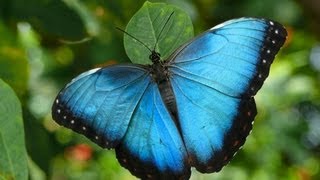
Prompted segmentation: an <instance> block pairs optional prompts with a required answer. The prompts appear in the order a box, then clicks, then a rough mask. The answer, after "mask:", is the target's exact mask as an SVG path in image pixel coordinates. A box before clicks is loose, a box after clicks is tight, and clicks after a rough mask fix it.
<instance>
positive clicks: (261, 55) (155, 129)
mask: <svg viewBox="0 0 320 180" xmlns="http://www.w3.org/2000/svg"><path fill="white" fill-rule="evenodd" d="M286 36H287V32H286V30H285V28H284V27H283V26H282V25H280V24H279V23H277V22H274V21H270V20H265V19H256V18H240V19H234V20H230V21H227V22H225V23H223V24H220V25H218V26H215V27H213V28H211V29H209V30H208V31H206V32H204V33H202V34H200V35H199V36H197V37H195V38H194V39H192V40H191V41H189V42H187V43H185V44H184V45H182V46H181V47H180V48H178V49H177V50H176V51H175V52H174V53H173V54H172V55H171V56H170V57H169V58H168V59H166V60H165V61H160V54H159V53H157V52H155V51H152V52H151V55H150V60H151V61H152V62H153V64H152V65H139V64H125V65H112V66H107V67H104V68H97V69H93V70H90V71H87V72H84V73H83V74H81V75H79V76H78V77H76V78H75V79H73V80H72V81H71V82H70V83H69V84H68V85H66V87H65V88H64V89H62V90H61V92H60V93H59V94H58V96H57V98H56V99H55V102H54V104H53V107H52V116H53V119H54V120H55V121H56V122H58V123H59V124H61V125H63V126H66V127H68V128H70V129H72V130H74V131H76V132H78V133H81V134H84V135H85V136H86V137H88V138H89V139H91V140H92V141H94V142H95V143H97V144H98V145H100V146H101V147H103V148H115V151H116V156H117V159H118V161H119V162H120V164H121V165H122V166H123V167H125V168H127V169H128V170H130V172H131V173H132V174H133V175H135V176H137V177H139V178H142V179H188V178H189V177H190V174H191V171H190V169H191V167H195V168H196V169H197V170H198V171H200V172H202V173H210V172H217V171H220V170H221V168H222V167H223V166H224V165H226V164H227V163H228V162H229V161H230V160H231V158H232V157H233V155H234V154H235V153H236V151H237V150H238V149H239V148H240V147H241V146H242V145H243V144H244V142H245V140H246V137H247V136H248V134H249V133H250V131H251V129H252V123H253V120H254V118H255V116H256V114H257V110H256V105H255V101H254V98H253V96H254V95H255V94H256V93H257V91H258V90H259V89H260V88H261V86H262V84H263V82H264V80H265V79H266V77H267V76H268V74H269V68H270V65H271V63H272V61H273V59H274V57H275V55H276V54H277V52H278V51H279V49H280V47H281V46H282V45H283V44H284V42H285V39H286Z"/></svg>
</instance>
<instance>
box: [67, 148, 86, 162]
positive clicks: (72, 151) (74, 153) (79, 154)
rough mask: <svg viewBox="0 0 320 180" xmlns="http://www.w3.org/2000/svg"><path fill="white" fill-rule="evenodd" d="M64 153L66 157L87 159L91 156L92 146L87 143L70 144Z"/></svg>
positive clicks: (79, 159)
mask: <svg viewBox="0 0 320 180" xmlns="http://www.w3.org/2000/svg"><path fill="white" fill-rule="evenodd" d="M66 153H67V157H68V158H70V159H73V160H78V161H88V160H90V159H91V158H92V148H91V147H90V146H89V145H87V144H78V145H75V146H71V147H69V148H68V149H67V151H66Z"/></svg>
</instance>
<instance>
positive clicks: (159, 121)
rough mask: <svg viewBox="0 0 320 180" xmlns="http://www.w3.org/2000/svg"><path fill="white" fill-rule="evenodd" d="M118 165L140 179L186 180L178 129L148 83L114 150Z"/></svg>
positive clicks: (184, 161) (154, 89) (153, 87)
mask: <svg viewBox="0 0 320 180" xmlns="http://www.w3.org/2000/svg"><path fill="white" fill-rule="evenodd" d="M116 154H117V158H118V160H119V162H120V163H121V165H122V166H124V167H126V168H127V169H129V170H130V171H131V173H133V174H134V175H136V176H138V177H140V178H142V179H172V178H174V179H187V178H188V177H189V176H190V173H191V172H190V166H189V163H188V161H187V158H188V156H187V153H186V150H185V146H184V144H183V142H182V139H181V137H180V134H179V132H178V129H177V128H176V126H175V123H174V121H173V119H172V117H171V115H170V114H169V112H168V110H167V108H166V107H165V105H164V103H163V100H162V99H161V95H160V92H159V89H158V87H157V85H156V84H155V83H153V82H152V83H151V84H150V85H149V87H148V88H147V89H146V91H145V93H144V95H143V97H142V98H141V100H140V102H139V104H138V106H137V109H136V110H135V112H134V114H133V117H132V119H131V122H130V125H129V128H128V130H127V133H126V136H125V137H124V139H123V141H122V142H121V144H120V145H119V146H118V147H117V148H116Z"/></svg>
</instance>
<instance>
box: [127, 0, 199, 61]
mask: <svg viewBox="0 0 320 180" xmlns="http://www.w3.org/2000/svg"><path fill="white" fill-rule="evenodd" d="M172 12H174V13H173V15H172V16H171V18H170V19H169V16H170V15H171V13H172ZM168 19H169V21H168ZM167 21H168V22H167ZM166 22H167V24H166ZM165 24H166V25H165ZM163 28H164V29H163ZM162 29H163V31H162V32H161V30H162ZM126 32H128V33H129V34H130V35H132V36H133V37H135V38H137V39H138V40H140V41H141V42H143V43H144V44H145V45H146V46H148V47H149V49H151V50H154V47H155V46H156V47H155V50H156V52H158V53H160V55H161V59H162V60H166V59H167V58H168V57H169V56H170V55H171V54H172V53H173V52H174V51H175V50H176V49H177V48H178V47H180V46H181V45H182V44H183V43H185V42H186V41H188V40H190V39H191V38H192V37H193V26H192V22H191V19H190V18H189V16H188V15H187V14H186V13H185V12H184V11H183V10H181V9H179V8H177V7H175V6H172V5H168V4H164V3H150V2H148V1H147V2H145V3H144V5H143V6H142V8H141V9H140V10H139V11H138V12H137V13H136V14H135V15H134V16H133V17H132V18H131V20H130V21H129V23H128V25H127V27H126ZM160 32H161V34H160ZM159 34H160V37H159ZM124 48H125V50H126V53H127V55H128V57H129V58H130V60H131V61H132V62H133V63H137V64H151V61H150V59H149V55H150V54H151V52H150V50H148V49H147V48H146V47H145V46H143V45H142V44H141V43H139V42H137V41H136V40H134V39H133V38H132V37H130V36H127V35H125V36H124Z"/></svg>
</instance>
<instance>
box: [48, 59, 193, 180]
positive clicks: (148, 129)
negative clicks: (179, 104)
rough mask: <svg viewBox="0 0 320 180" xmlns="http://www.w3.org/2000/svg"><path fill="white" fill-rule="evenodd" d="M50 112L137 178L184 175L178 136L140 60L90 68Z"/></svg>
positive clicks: (184, 156)
mask: <svg viewBox="0 0 320 180" xmlns="http://www.w3.org/2000/svg"><path fill="white" fill-rule="evenodd" d="M52 116H53V119H54V120H55V121H57V122H58V123H59V124H61V125H63V126H66V127H68V128H71V129H72V130H74V131H76V132H79V133H82V134H84V135H85V136H87V137H88V138H90V139H91V140H92V141H94V142H95V143H97V144H99V145H100V146H102V147H106V148H115V149H116V153H117V158H118V160H119V162H120V163H121V165H122V166H124V167H126V168H127V169H129V170H130V171H131V173H132V174H134V175H136V176H138V177H140V178H156V179H160V178H166V177H177V178H187V177H189V176H190V166H189V164H188V162H187V158H188V156H187V153H186V150H185V147H184V144H183V142H182V139H181V136H180V135H179V132H178V130H177V128H176V126H175V124H174V121H173V119H172V117H171V115H170V114H169V112H168V110H167V109H166V107H165V105H164V103H163V101H162V99H161V96H160V93H159V90H158V87H157V85H156V84H155V83H154V82H153V81H152V77H151V75H150V74H149V72H148V71H147V70H146V69H144V68H143V67H142V66H134V65H116V66H110V67H106V68H102V69H94V70H91V71H88V72H85V73H83V74H81V75H79V76H78V77H77V78H75V79H74V80H72V82H71V83H69V84H68V85H67V86H66V87H65V88H64V89H63V90H62V91H61V92H60V93H59V95H58V96H57V98H56V100H55V103H54V105H53V107H52Z"/></svg>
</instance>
